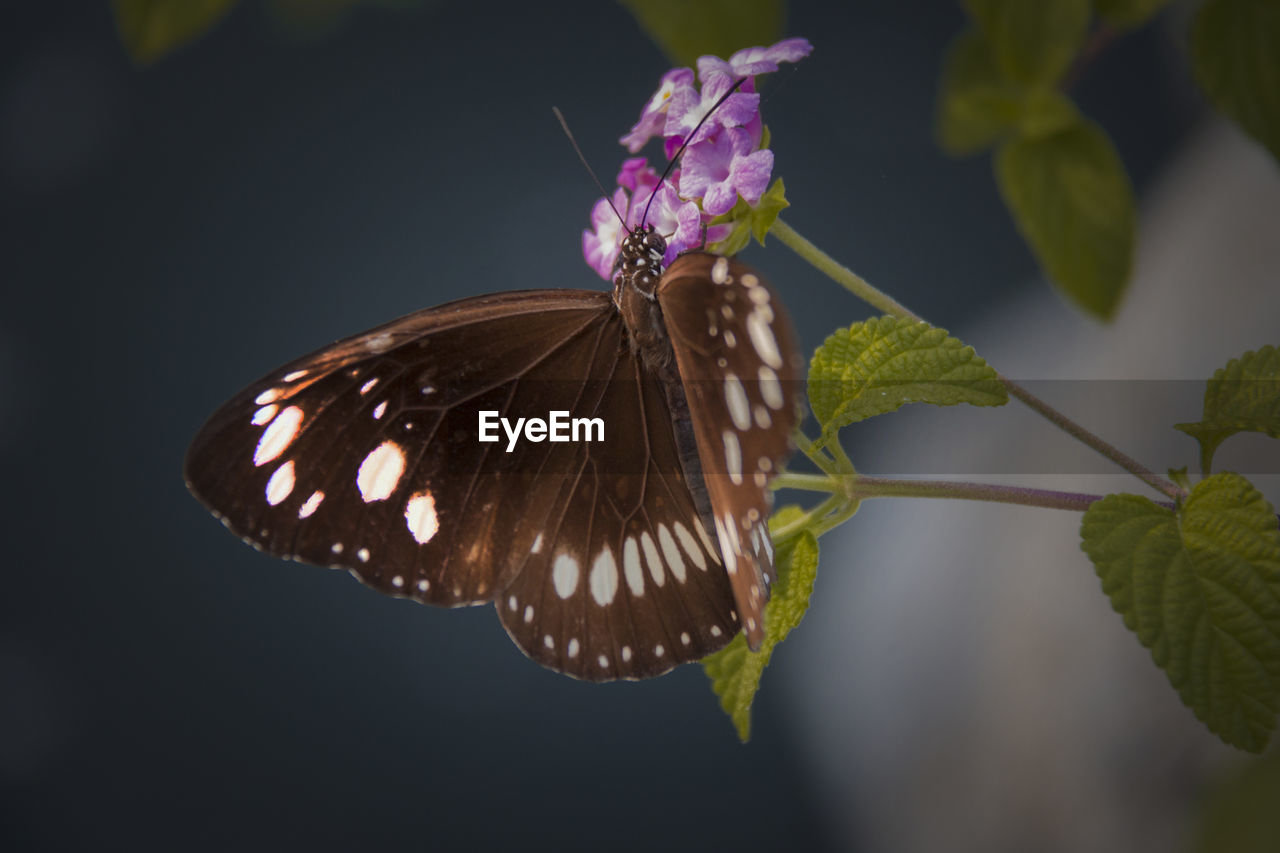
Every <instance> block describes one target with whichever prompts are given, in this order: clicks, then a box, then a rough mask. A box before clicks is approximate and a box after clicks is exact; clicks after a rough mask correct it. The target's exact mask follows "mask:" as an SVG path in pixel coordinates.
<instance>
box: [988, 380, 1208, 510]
mask: <svg viewBox="0 0 1280 853" xmlns="http://www.w3.org/2000/svg"><path fill="white" fill-rule="evenodd" d="M1000 381H1001V382H1002V383H1004V387H1005V388H1006V389H1008V391H1009V393H1010V394H1012V395H1013V396H1015V397H1017V398H1018V399H1019V400H1021V401H1022V402H1023V403H1025V404H1026V405H1027V406H1029V407H1030V408H1031V410H1032V411H1034V412H1036V413H1038V414H1039V415H1040V416H1041V417H1043V418H1045V419H1046V420H1047V421H1049V422H1050V423H1051V424H1053V425H1054V426H1056V427H1058V429H1060V430H1062V431H1063V432H1065V433H1067V435H1070V436H1071V437H1073V438H1075V439H1077V440H1079V441H1081V442H1083V443H1084V444H1086V445H1087V446H1089V447H1092V448H1093V449H1094V450H1096V451H1097V452H1098V453H1100V454H1102V455H1103V456H1105V457H1106V458H1108V459H1110V460H1111V461H1112V462H1114V463H1116V464H1117V465H1119V466H1120V467H1121V468H1124V469H1125V470H1126V471H1128V472H1130V473H1131V474H1133V475H1134V476H1135V477H1137V478H1138V479H1139V480H1141V481H1142V482H1144V483H1146V484H1147V485H1148V486H1150V487H1151V488H1153V489H1155V490H1156V491H1157V492H1160V493H1162V494H1165V495H1168V496H1169V497H1170V498H1173V499H1174V500H1177V499H1178V498H1180V497H1186V494H1187V493H1186V492H1185V491H1183V490H1182V488H1181V487H1180V486H1178V485H1177V484H1176V483H1173V482H1171V481H1169V480H1166V479H1165V478H1164V477H1161V476H1160V475H1158V474H1156V473H1155V472H1154V471H1152V470H1150V469H1149V468H1147V467H1146V466H1145V465H1143V464H1142V463H1141V462H1139V461H1138V460H1136V459H1134V458H1133V457H1132V456H1129V455H1128V454H1127V453H1125V452H1124V451H1122V450H1120V448H1118V447H1114V446H1113V445H1111V444H1109V443H1108V442H1106V441H1103V440H1102V439H1101V438H1099V437H1098V436H1096V435H1094V434H1093V433H1091V432H1089V431H1088V430H1087V429H1085V428H1084V427H1082V426H1080V424H1078V423H1076V422H1075V421H1073V420H1071V419H1070V418H1068V417H1067V416H1066V415H1064V414H1063V413H1062V412H1059V411H1058V410H1057V409H1055V408H1053V407H1052V406H1050V405H1049V404H1048V403H1046V402H1045V401H1044V400H1041V399H1040V398H1039V397H1037V396H1036V395H1034V394H1032V393H1031V392H1030V391H1028V390H1027V389H1026V388H1023V387H1022V386H1021V385H1019V384H1018V383H1016V382H1014V381H1013V380H1012V379H1006V378H1005V377H1004V376H1001V377H1000Z"/></svg>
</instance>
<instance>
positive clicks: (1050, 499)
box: [848, 476, 1102, 512]
mask: <svg viewBox="0 0 1280 853" xmlns="http://www.w3.org/2000/svg"><path fill="white" fill-rule="evenodd" d="M848 493H849V494H850V495H852V496H854V497H856V498H864V499H865V498H952V499H958V500H966V501H989V502H992V503H1004V504H1020V505H1022V506H1036V507H1044V508H1046V509H1065V510H1073V511H1075V512H1084V511H1085V510H1086V509H1088V508H1089V505H1090V504H1092V503H1093V502H1094V501H1096V500H1099V499H1100V498H1101V497H1102V495H1087V494H1080V493H1078V492H1057V491H1052V490H1049V489H1030V488H1026V487H1024V486H1001V485H996V484H994V483H967V482H959V481H954V480H901V479H893V478H887V477H886V478H881V477H867V476H861V477H859V478H858V480H857V482H856V483H854V484H852V486H851V487H850V488H849V491H848Z"/></svg>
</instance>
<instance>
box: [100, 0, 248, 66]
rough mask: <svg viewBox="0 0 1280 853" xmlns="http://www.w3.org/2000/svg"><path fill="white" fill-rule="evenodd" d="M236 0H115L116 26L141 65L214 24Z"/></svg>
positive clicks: (130, 51) (113, 7)
mask: <svg viewBox="0 0 1280 853" xmlns="http://www.w3.org/2000/svg"><path fill="white" fill-rule="evenodd" d="M235 3H236V0H111V8H112V10H113V11H114V12H115V16H116V29H117V30H118V31H119V33H120V41H122V42H124V46H125V49H126V50H127V51H129V56H131V57H132V58H133V61H134V62H136V63H138V64H139V65H146V64H148V63H151V62H154V61H155V60H157V59H159V58H160V57H161V56H164V55H165V54H166V53H169V52H170V51H172V50H173V49H175V48H177V47H180V46H182V45H184V44H186V43H187V42H189V41H192V40H194V39H196V38H198V37H200V36H201V35H204V33H206V32H208V31H209V30H210V29H212V28H213V25H214V24H216V23H218V21H219V20H221V19H222V16H223V15H225V14H226V13H227V12H228V11H229V10H230V9H231V7H232V6H234V5H235Z"/></svg>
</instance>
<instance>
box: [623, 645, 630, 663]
mask: <svg viewBox="0 0 1280 853" xmlns="http://www.w3.org/2000/svg"><path fill="white" fill-rule="evenodd" d="M622 659H623V660H631V647H630V646H623V647H622Z"/></svg>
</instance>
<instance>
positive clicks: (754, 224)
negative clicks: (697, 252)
mask: <svg viewBox="0 0 1280 853" xmlns="http://www.w3.org/2000/svg"><path fill="white" fill-rule="evenodd" d="M790 206H791V202H789V201H787V196H786V188H785V187H784V186H783V185H782V178H778V179H777V180H776V181H774V182H773V186H771V187H769V189H768V190H766V191H765V193H764V195H762V196H760V201H758V202H757V203H756V204H755V205H754V206H752V205H750V204H748V203H747V201H746V199H744V198H742V197H741V196H739V198H738V201H737V203H736V204H734V206H733V209H732V210H730V211H729V212H728V213H724V214H721V215H720V216H717V217H716V218H715V219H713V220H711V224H712V225H723V224H725V223H732V224H733V230H732V231H730V232H729V236H727V237H725V238H724V239H723V240H720V241H718V242H716V243H711V244H709V245H708V246H707V250H708V251H711V252H715V253H716V254H720V255H736V254H737V253H738V252H741V251H742V250H743V249H745V248H747V244H748V243H750V242H751V238H752V237H753V236H754V237H755V238H756V242H757V243H759V244H760V245H761V246H763V245H764V238H765V235H767V234H768V233H769V229H770V228H772V227H773V223H774V221H775V220H777V218H778V214H780V213H782V211H784V210H786V209H787V208H788V207H790Z"/></svg>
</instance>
